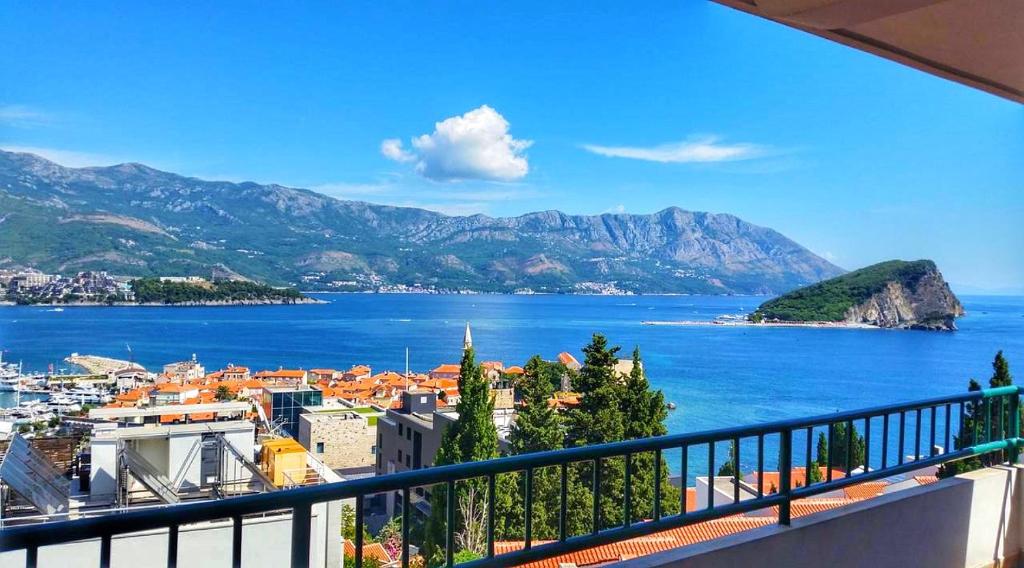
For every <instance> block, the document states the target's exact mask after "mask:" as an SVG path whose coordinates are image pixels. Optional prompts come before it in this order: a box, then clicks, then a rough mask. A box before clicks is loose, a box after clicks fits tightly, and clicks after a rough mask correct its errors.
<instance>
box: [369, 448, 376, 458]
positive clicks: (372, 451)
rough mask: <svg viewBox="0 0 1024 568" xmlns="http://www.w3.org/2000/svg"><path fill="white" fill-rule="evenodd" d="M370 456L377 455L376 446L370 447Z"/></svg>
mask: <svg viewBox="0 0 1024 568" xmlns="http://www.w3.org/2000/svg"><path fill="white" fill-rule="evenodd" d="M370 455H371V456H375V455H377V446H370Z"/></svg>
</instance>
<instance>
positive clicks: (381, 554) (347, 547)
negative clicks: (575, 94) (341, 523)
mask: <svg viewBox="0 0 1024 568" xmlns="http://www.w3.org/2000/svg"><path fill="white" fill-rule="evenodd" d="M344 555H345V556H347V557H350V558H355V556H356V546H355V545H354V544H352V541H351V540H348V539H345V543H344ZM363 558H364V559H366V558H372V559H374V560H377V561H380V562H381V563H383V564H388V563H390V562H393V560H392V559H391V557H390V556H388V551H387V550H384V546H383V545H381V543H379V542H371V543H370V544H365V545H363Z"/></svg>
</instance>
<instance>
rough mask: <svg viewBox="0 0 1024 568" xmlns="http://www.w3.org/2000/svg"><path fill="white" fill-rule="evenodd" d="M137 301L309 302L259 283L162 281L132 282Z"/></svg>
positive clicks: (286, 290)
mask: <svg viewBox="0 0 1024 568" xmlns="http://www.w3.org/2000/svg"><path fill="white" fill-rule="evenodd" d="M131 288H132V292H134V294H135V301H136V302H138V303H140V304H205V303H227V304H232V303H240V304H242V303H282V304H292V303H299V302H304V301H307V300H308V298H306V296H303V295H302V294H301V293H300V292H299V291H298V290H296V289H294V288H283V289H282V288H274V287H271V286H267V285H265V284H259V283H256V282H237V281H214V282H201V283H191V282H172V281H165V280H160V279H159V278H141V279H138V280H132V282H131Z"/></svg>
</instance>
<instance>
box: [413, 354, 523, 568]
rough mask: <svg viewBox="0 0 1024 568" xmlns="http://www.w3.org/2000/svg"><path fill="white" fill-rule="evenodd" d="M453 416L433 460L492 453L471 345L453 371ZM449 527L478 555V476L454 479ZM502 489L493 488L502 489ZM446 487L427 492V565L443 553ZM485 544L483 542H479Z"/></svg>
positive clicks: (484, 386) (481, 500)
mask: <svg viewBox="0 0 1024 568" xmlns="http://www.w3.org/2000/svg"><path fill="white" fill-rule="evenodd" d="M455 410H456V411H457V412H458V414H459V418H458V420H456V421H455V422H454V423H452V424H451V425H450V426H449V427H448V429H447V430H446V431H445V433H444V437H443V438H442V439H441V446H440V448H439V449H438V451H437V457H436V459H435V460H434V462H435V464H436V465H448V464H454V463H463V462H471V461H481V460H488V459H492V458H496V457H498V430H497V428H496V427H495V426H494V418H493V415H494V400H493V399H492V398H491V393H490V384H489V382H488V381H487V379H486V378H485V377H484V375H483V371H482V370H481V369H480V366H479V365H477V364H476V360H475V353H474V351H473V348H468V349H466V350H465V352H464V353H463V355H462V365H461V369H460V372H459V402H458V403H457V404H456V405H455ZM456 492H457V496H456V499H455V501H456V507H457V510H456V512H455V525H456V526H455V529H454V530H456V533H457V540H460V541H462V543H463V545H462V548H463V549H466V550H472V551H473V552H476V553H478V554H482V553H484V552H486V551H485V550H482V546H481V543H480V539H479V538H478V537H479V535H480V534H481V532H482V531H484V530H486V524H485V523H486V522H487V519H486V513H485V515H484V516H481V515H480V514H479V512H480V511H485V509H486V498H487V487H486V483H485V482H484V480H480V479H473V480H467V481H463V482H460V483H457V484H456ZM503 493H504V492H498V494H503ZM446 507H447V487H446V486H444V485H436V486H434V488H433V490H432V491H431V498H430V518H429V519H428V520H427V526H426V539H425V542H424V557H425V558H427V559H428V561H430V562H431V563H432V564H433V563H435V562H437V561H438V559H439V558H442V557H443V554H444V543H445V526H446V522H447V517H446V515H447V511H446ZM484 544H486V543H484Z"/></svg>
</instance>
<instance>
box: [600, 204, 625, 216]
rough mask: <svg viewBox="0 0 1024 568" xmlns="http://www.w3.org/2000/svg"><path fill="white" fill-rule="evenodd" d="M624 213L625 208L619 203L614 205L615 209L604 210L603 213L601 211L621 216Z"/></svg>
mask: <svg viewBox="0 0 1024 568" xmlns="http://www.w3.org/2000/svg"><path fill="white" fill-rule="evenodd" d="M625 212H626V206H625V205H623V204H621V203H620V204H618V205H616V206H615V207H609V208H608V209H605V210H604V211H602V213H615V214H622V213H625Z"/></svg>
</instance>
